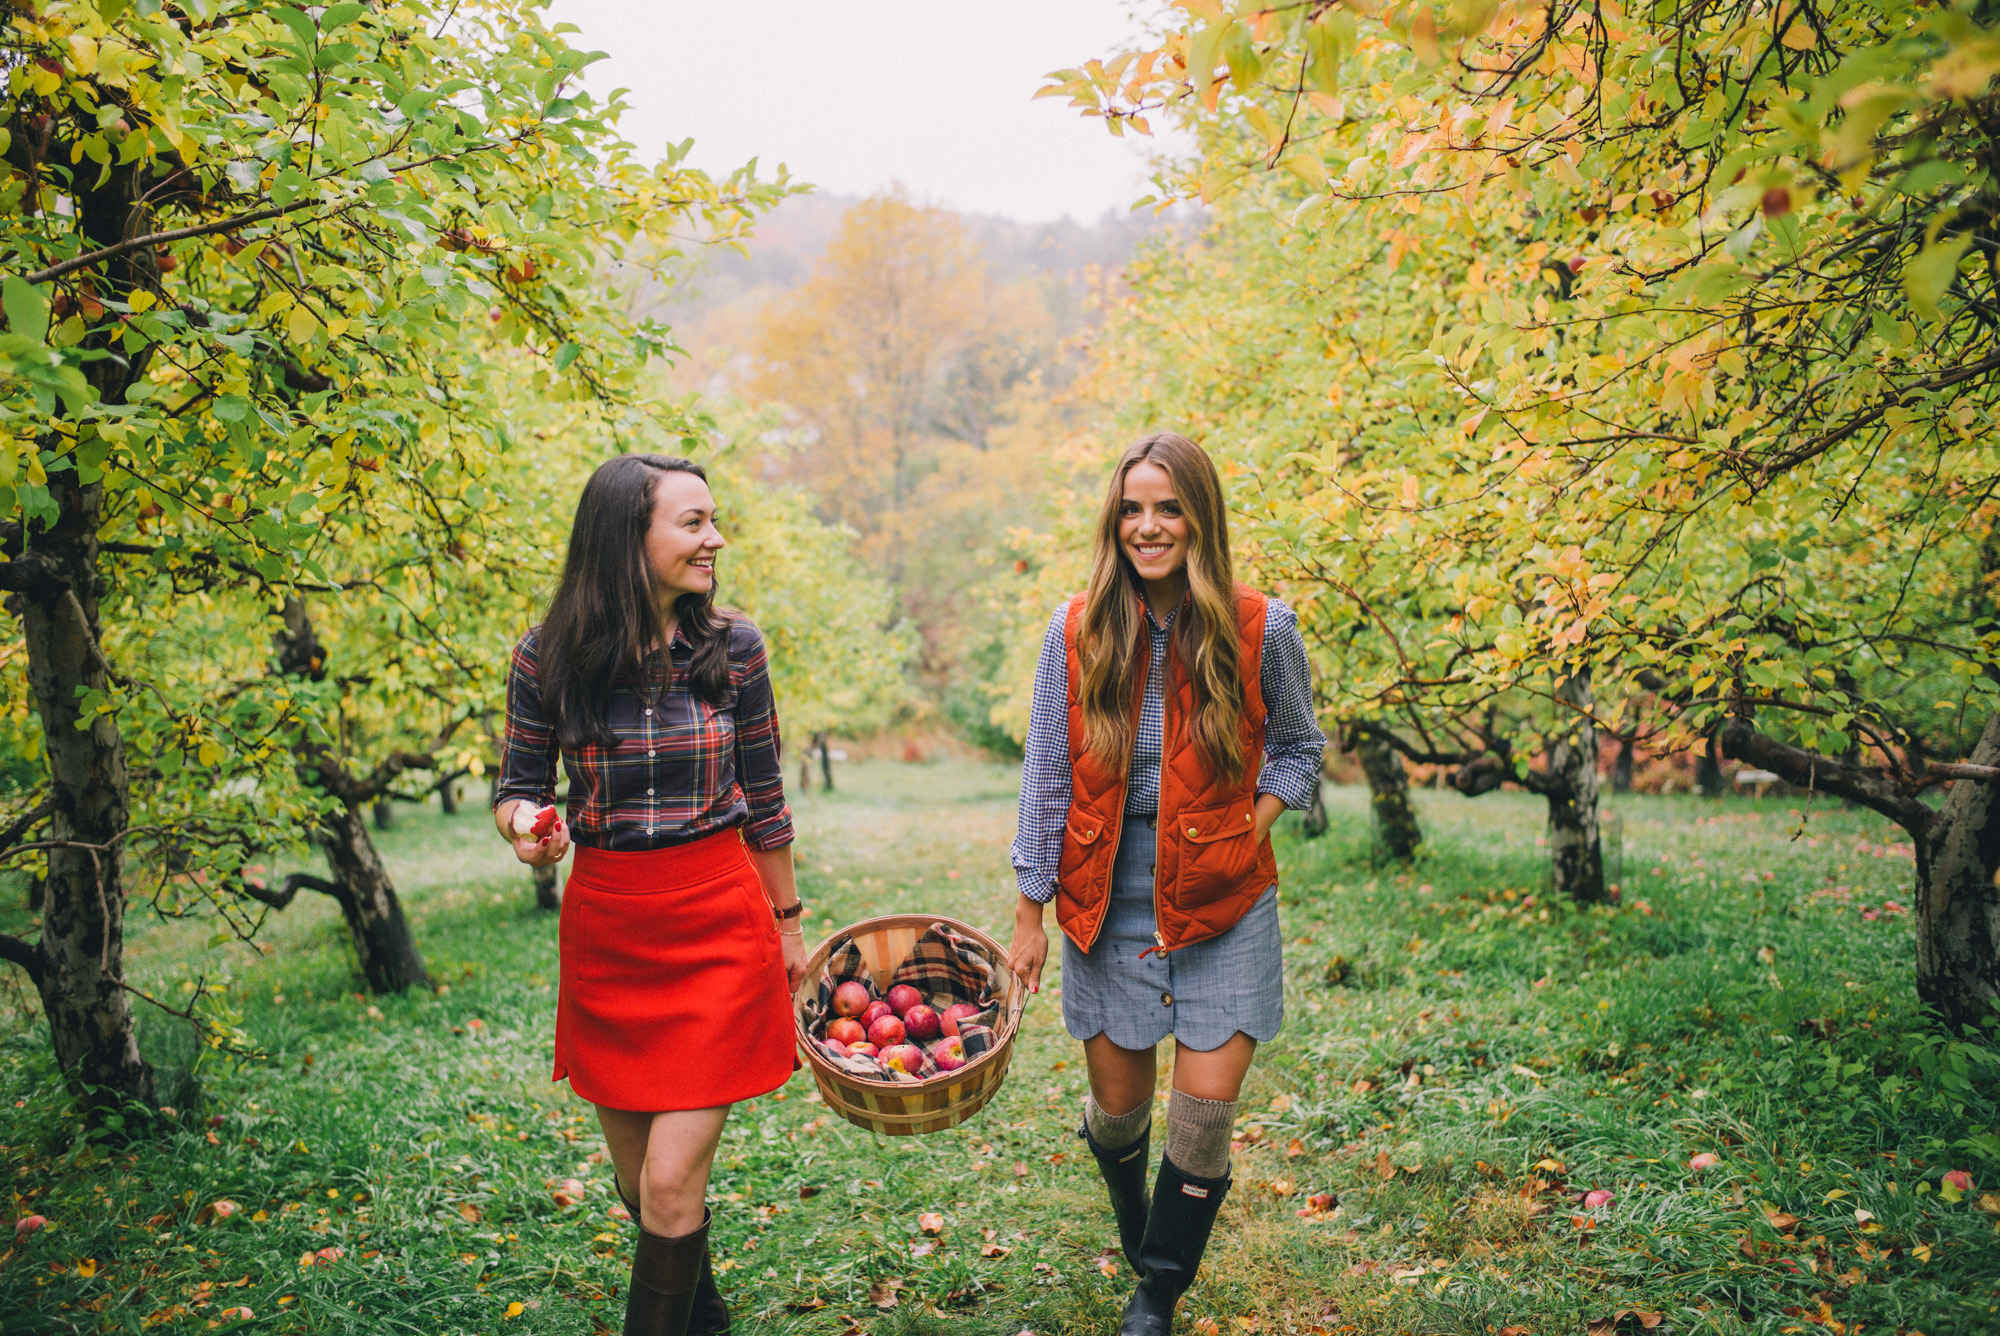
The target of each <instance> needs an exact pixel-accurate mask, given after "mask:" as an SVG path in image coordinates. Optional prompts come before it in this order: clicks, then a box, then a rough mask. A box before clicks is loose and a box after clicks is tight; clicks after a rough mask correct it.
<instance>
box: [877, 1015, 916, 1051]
mask: <svg viewBox="0 0 2000 1336" xmlns="http://www.w3.org/2000/svg"><path fill="white" fill-rule="evenodd" d="M908 1037H909V1034H908V1032H907V1031H906V1030H904V1029H903V1023H902V1022H901V1021H899V1020H897V1019H896V1018H895V1017H894V1016H877V1017H876V1018H875V1023H874V1024H873V1025H871V1026H869V1027H868V1042H869V1043H871V1044H873V1045H875V1047H877V1048H881V1049H889V1048H894V1047H895V1046H896V1045H897V1044H900V1043H902V1042H903V1041H904V1040H905V1039H906V1038H908Z"/></svg>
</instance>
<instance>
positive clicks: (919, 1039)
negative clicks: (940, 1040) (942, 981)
mask: <svg viewBox="0 0 2000 1336" xmlns="http://www.w3.org/2000/svg"><path fill="white" fill-rule="evenodd" d="M903 1028H904V1029H905V1030H907V1031H909V1035H910V1039H911V1040H912V1041H913V1042H915V1043H919V1044H928V1043H930V1041H931V1040H933V1039H935V1038H937V1037H938V1036H939V1035H940V1034H942V1033H944V1030H943V1024H942V1022H941V1021H940V1020H939V1019H938V1014H937V1012H936V1011H934V1010H932V1009H931V1008H930V1007H927V1006H925V1005H924V1004H923V1003H921V1002H919V1003H917V1005H915V1006H914V1007H911V1008H910V1009H909V1010H908V1011H906V1012H904V1013H903Z"/></svg>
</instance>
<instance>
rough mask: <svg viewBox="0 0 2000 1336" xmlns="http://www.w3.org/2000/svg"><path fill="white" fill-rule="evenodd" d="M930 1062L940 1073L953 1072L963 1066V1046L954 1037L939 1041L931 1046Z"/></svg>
mask: <svg viewBox="0 0 2000 1336" xmlns="http://www.w3.org/2000/svg"><path fill="white" fill-rule="evenodd" d="M931 1061H932V1062H935V1063H936V1064H937V1065H938V1070H939V1071H941V1072H955V1071H957V1070H958V1069H959V1068H960V1067H963V1066H964V1065H965V1045H964V1044H963V1043H961V1042H959V1040H958V1038H957V1036H955V1035H954V1036H951V1037H948V1038H945V1039H940V1040H938V1041H937V1042H936V1043H935V1044H932V1045H931Z"/></svg>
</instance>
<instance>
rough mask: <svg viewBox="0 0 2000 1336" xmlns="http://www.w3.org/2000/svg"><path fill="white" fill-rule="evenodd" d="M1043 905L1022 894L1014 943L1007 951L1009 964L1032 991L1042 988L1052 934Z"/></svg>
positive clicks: (1015, 975) (1015, 909)
mask: <svg viewBox="0 0 2000 1336" xmlns="http://www.w3.org/2000/svg"><path fill="white" fill-rule="evenodd" d="M1042 909H1043V906H1042V905H1041V904H1039V903H1038V902H1036V901H1034V900H1030V899H1029V898H1028V897H1027V896H1025V895H1024V896H1022V897H1021V902H1020V903H1019V904H1018V905H1016V906H1014V944H1013V946H1012V947H1010V948H1009V949H1008V952H1007V967H1008V968H1009V969H1011V970H1013V971H1014V977H1015V978H1017V979H1019V980H1020V981H1021V982H1022V983H1023V984H1024V985H1026V987H1027V989H1028V991H1029V992H1031V993H1039V992H1041V991H1042V966H1044V965H1046V964H1047V963H1048V959H1049V934H1048V930H1047V929H1046V928H1044V927H1043V926H1042Z"/></svg>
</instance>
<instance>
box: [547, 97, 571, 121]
mask: <svg viewBox="0 0 2000 1336" xmlns="http://www.w3.org/2000/svg"><path fill="white" fill-rule="evenodd" d="M575 114H576V101H575V99H573V98H567V97H559V98H556V99H555V100H554V101H553V102H550V103H549V105H548V106H546V107H543V108H542V119H543V120H545V121H566V120H568V119H569V118H570V117H571V116H574V115H575Z"/></svg>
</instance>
